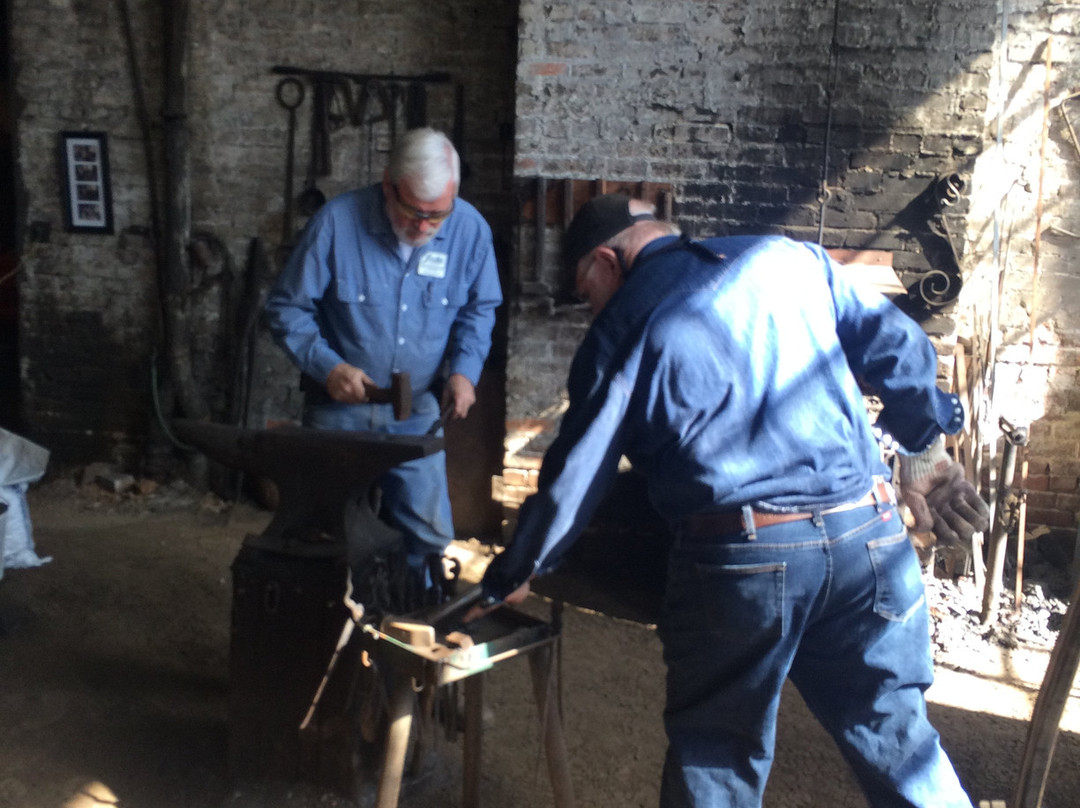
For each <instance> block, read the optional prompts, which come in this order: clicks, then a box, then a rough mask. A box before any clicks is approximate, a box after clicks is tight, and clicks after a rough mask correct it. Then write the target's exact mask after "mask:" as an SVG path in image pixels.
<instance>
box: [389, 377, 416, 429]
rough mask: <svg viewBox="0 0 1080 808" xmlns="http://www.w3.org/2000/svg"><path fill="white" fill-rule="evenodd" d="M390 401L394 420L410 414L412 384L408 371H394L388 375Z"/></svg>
mask: <svg viewBox="0 0 1080 808" xmlns="http://www.w3.org/2000/svg"><path fill="white" fill-rule="evenodd" d="M390 403H391V404H392V405H393V408H394V418H395V420H398V421H404V420H405V419H406V418H408V417H409V416H410V415H412V384H411V383H410V381H409V374H408V373H405V372H401V373H395V374H393V375H392V376H391V377H390Z"/></svg>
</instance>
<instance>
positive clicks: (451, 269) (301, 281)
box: [266, 127, 502, 569]
mask: <svg viewBox="0 0 1080 808" xmlns="http://www.w3.org/2000/svg"><path fill="white" fill-rule="evenodd" d="M460 174H461V170H460V160H459V157H458V154H457V151H456V150H455V149H454V146H453V145H452V144H451V142H450V140H449V139H448V138H447V137H446V135H445V134H443V133H442V132H439V131H436V130H435V129H431V128H426V127H425V128H420V129H414V130H411V131H409V132H407V133H406V134H405V135H404V136H402V137H401V138H399V140H398V141H397V143H396V144H395V147H394V150H393V152H392V154H391V157H390V162H389V165H388V166H387V169H386V171H385V173H384V175H383V179H382V182H381V183H377V184H375V185H371V186H369V187H366V188H361V189H357V190H354V191H350V192H348V193H345V194H342V195H341V196H338V197H336V198H334V199H331V200H330V201H329V202H327V203H326V204H325V205H324V206H323V207H322V208H321V209H320V210H319V211H318V212H317V213H316V214H315V215H314V216H313V217H312V218H311V219H310V220H309V221H308V223H307V226H306V227H305V229H304V231H303V234H302V235H301V237H300V241H299V243H298V244H297V245H296V247H295V249H294V250H293V253H292V255H291V256H290V258H289V260H288V262H287V264H286V266H285V268H284V270H283V271H282V273H281V276H280V278H279V279H278V281H277V283H276V285H275V286H274V288H273V290H272V291H271V293H270V295H269V298H268V300H267V305H266V315H267V323H268V325H269V328H270V330H271V332H272V333H273V335H274V337H275V339H276V341H277V342H278V344H279V345H280V346H281V347H282V348H283V349H284V350H285V352H286V353H287V354H288V355H289V357H290V358H291V359H292V360H293V362H294V363H295V364H296V365H297V366H298V367H299V368H300V371H301V373H302V379H303V383H302V387H303V389H304V390H305V404H304V416H303V420H304V424H305V425H307V426H312V427H317V428H323V429H347V430H363V431H375V432H386V433H395V434H408V435H423V434H425V433H427V432H428V431H429V430H431V429H433V428H436V426H437V424H438V423H439V420H440V418H443V419H446V420H454V419H459V418H464V417H465V416H466V415H467V414H468V412H469V409H470V408H471V407H472V405H473V403H474V402H475V401H476V384H477V382H478V380H479V378H480V372H481V370H482V369H483V366H484V362H485V360H486V359H487V355H488V351H489V350H490V348H491V332H492V328H493V326H494V323H495V309H496V308H497V307H498V305H499V304H500V303H501V302H502V293H501V289H500V285H499V276H498V271H497V268H496V264H495V255H494V247H493V244H492V237H491V228H490V227H489V226H488V224H487V222H485V221H484V219H483V217H482V216H481V215H480V213H479V212H478V211H477V210H476V208H474V207H473V206H472V205H470V204H469V203H468V202H465V201H463V200H461V199H459V198H458V188H459V185H460ZM396 373H408V374H409V379H410V381H411V387H412V390H411V393H412V414H411V415H410V416H409V417H408V418H405V419H403V420H400V421H398V420H395V418H394V413H393V410H392V405H391V404H389V403H375V402H373V401H372V397H373V396H372V393H373V391H374V390H375V389H376V388H382V389H385V388H388V387H390V384H391V378H392V376H393V375H394V374H396ZM380 487H381V492H382V505H383V511H384V514H385V515H386V518H387V519H388V521H390V522H391V523H392V524H393V525H394V526H395V527H397V528H399V529H400V530H402V531H403V533H404V534H405V542H406V550H407V553H408V559H409V564H410V566H412V567H413V568H414V569H422V568H423V567H424V564H425V559H427V560H430V559H431V558H432V556H433V555H441V553H442V552H443V550H444V549H445V548H446V546H447V545H448V544H449V543H450V541H451V539H452V538H453V535H454V528H453V522H452V515H451V510H450V497H449V493H448V490H447V480H446V458H445V454H444V453H443V452H439V453H437V454H435V455H432V456H429V457H425V458H422V459H420V460H415V461H410V462H407V463H403V464H401V465H399V466H397V467H395V468H394V469H392V470H391V471H390V472H388V473H387V474H386V475H385V476H384V477H383V478H382V479H381V480H380Z"/></svg>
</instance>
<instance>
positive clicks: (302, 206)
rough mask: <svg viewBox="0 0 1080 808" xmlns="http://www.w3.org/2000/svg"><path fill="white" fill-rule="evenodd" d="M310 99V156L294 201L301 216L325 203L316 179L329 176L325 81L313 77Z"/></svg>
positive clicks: (328, 138) (324, 197)
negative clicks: (312, 90) (299, 190)
mask: <svg viewBox="0 0 1080 808" xmlns="http://www.w3.org/2000/svg"><path fill="white" fill-rule="evenodd" d="M312 82H313V83H314V93H313V95H312V99H311V154H310V155H309V157H310V159H309V162H308V173H307V180H306V181H305V183H304V190H303V191H301V192H300V196H299V198H298V199H297V200H296V202H297V207H298V208H299V210H300V214H301V215H302V216H311V215H312V214H314V213H315V211H317V210H318V209H319V208H321V207H322V206H323V205H324V204H325V203H326V194H324V193H323V192H322V191H320V190H319V188H318V187H317V186H316V185H315V178H316V177H326V176H328V175H329V174H330V131H329V126H328V124H327V120H326V116H327V110H328V99H327V83H326V80H324V79H322V78H319V77H315V78H312Z"/></svg>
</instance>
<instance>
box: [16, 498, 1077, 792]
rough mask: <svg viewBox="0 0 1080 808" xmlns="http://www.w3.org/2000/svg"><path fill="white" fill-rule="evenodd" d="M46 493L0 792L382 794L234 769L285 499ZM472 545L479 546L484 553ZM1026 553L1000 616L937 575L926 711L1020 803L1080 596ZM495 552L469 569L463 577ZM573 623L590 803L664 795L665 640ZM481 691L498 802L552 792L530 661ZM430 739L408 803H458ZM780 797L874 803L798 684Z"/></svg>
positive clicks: (566, 705)
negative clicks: (258, 536) (240, 631)
mask: <svg viewBox="0 0 1080 808" xmlns="http://www.w3.org/2000/svg"><path fill="white" fill-rule="evenodd" d="M29 506H30V513H31V517H32V522H33V528H34V533H33V536H34V541H35V543H36V548H37V551H38V553H39V554H40V555H41V556H48V557H51V558H52V561H51V562H49V563H47V564H45V565H44V566H41V567H37V568H32V569H14V570H12V569H9V570H6V571H5V575H4V578H3V580H0V619H2V621H3V624H2V629H0V631H2V633H0V806H3V807H4V808H59V806H72V808H75V807H76V806H77V808H91V807H94V808H97V806H100V805H110V804H119V805H120V806H123V808H286V806H288V808H327V807H329V808H362V806H365V805H367V804H370V798H371V796H372V795H371V792H370V790H367V791H365V790H364V789H357V790H356V791H355V792H354V793H351V794H343V793H340V792H336V791H329V790H325V789H322V788H319V787H316V786H313V785H311V784H304V783H297V782H287V781H284V780H278V781H272V780H266V781H263V782H259V783H240V782H234V781H231V780H230V778H229V776H228V770H227V765H226V764H227V754H226V750H227V745H228V732H229V726H228V720H227V718H228V715H227V696H228V684H229V682H228V654H229V637H230V602H231V595H232V583H231V574H230V564H231V563H232V561H233V559H234V558H235V556H236V553H237V551H238V549H239V546H240V543H241V541H242V540H243V538H244V536H245V535H247V534H249V533H258V532H260V531H261V530H262V529H263V527H264V526H265V525H266V523H267V522H268V520H269V518H270V514H269V513H268V512H266V511H264V510H260V509H258V508H256V507H254V506H252V505H249V504H245V503H239V504H229V503H223V502H222V501H220V500H218V499H216V498H214V497H212V496H210V497H204V496H202V495H199V494H196V493H195V492H193V491H191V490H189V489H187V488H185V487H183V486H180V485H174V486H164V487H161V488H158V489H157V490H156V491H153V492H152V493H144V494H140V495H127V496H116V495H106V494H104V493H102V492H100V491H88V490H86V489H82V488H80V487H78V486H76V485H75V484H74V483H73V482H70V481H66V480H55V481H52V482H49V483H47V484H42V485H40V486H37V487H34V488H32V489H31V491H30V494H29ZM457 549H458V550H459V551H460V553H461V557H462V558H469V557H471V556H470V554H472V553H477V554H479V555H480V556H482V555H483V553H484V551H485V549H486V548H483V547H481V546H480V545H479V544H478V543H476V542H461V543H460V545H459V546H458V548H457ZM1030 556H1031V554H1029V563H1031V564H1032V565H1033V566H1032V569H1033V570H1034V571H1035V572H1033V577H1031V579H1030V580H1029V584H1028V586H1029V587H1030V592H1031V596H1030V597H1029V598H1026V599H1025V607H1024V609H1023V610H1022V611H1021V612H1020V613H1019V614H1018V615H1017V616H1015V617H1011V618H1010V619H1009V621H1008V622H1003V623H1002V624H1001V625H999V626H996V627H993V629H992V630H988V629H984V628H981V627H980V626H979V625H978V621H977V619H975V616H974V613H975V612H976V611H977V606H978V599H977V596H976V595H977V593H975V592H974V591H973V590H972V588H971V587H970V586H968V585H965V584H963V582H961V584H960V585H954V584H952V583H951V582H943V581H939V580H936V579H935V580H932V581H930V584H931V585H930V587H929V590H928V591H929V597H930V599H931V605H932V610H933V612H934V615H935V620H934V631H935V647H936V653H937V656H938V679H937V682H936V683H935V685H934V687H933V688H932V689H931V691H930V694H929V696H930V707H929V708H930V712H931V715H932V718H933V720H934V722H935V724H936V726H937V727H938V729H939V731H940V732H941V734H942V737H943V740H944V745H945V748H946V750H947V751H948V752H949V754H950V755H951V757H952V758H953V761H954V763H955V765H956V768H957V770H958V772H959V774H960V778H961V780H962V781H963V783H964V784H965V786H966V787H967V789H968V791H969V793H970V794H971V796H972V799H973V800H974V801H975V803H976V805H977V804H978V802H979V801H980V800H990V799H999V800H1008V799H1011V796H1012V790H1013V787H1014V783H1015V778H1016V772H1017V769H1018V765H1019V761H1020V757H1021V754H1022V750H1023V746H1024V741H1025V737H1026V732H1027V729H1028V720H1029V717H1030V713H1031V708H1032V705H1033V704H1034V700H1035V697H1036V693H1037V689H1038V686H1039V684H1040V682H1041V679H1042V675H1043V672H1044V671H1045V667H1046V664H1047V661H1048V657H1049V651H1050V647H1051V646H1052V643H1053V641H1054V638H1055V636H1056V635H1055V629H1056V626H1057V625H1059V624H1060V618H1061V615H1062V614H1063V612H1064V608H1065V602H1064V600H1063V599H1062V598H1064V597H1067V593H1063V592H1062V589H1063V588H1067V582H1063V581H1062V580H1061V579H1060V578H1055V577H1054V576H1053V575H1051V574H1050V573H1048V572H1047V571H1046V570H1045V569H1043V570H1042V572H1043V573H1044V575H1043V577H1042V578H1041V579H1040V578H1038V577H1034V576H1035V573H1038V572H1039V570H1040V568H1039V567H1037V566H1035V565H1036V561H1037V560H1036V559H1032V558H1030ZM479 566H480V565H477V567H475V568H474V567H472V566H471V565H469V564H466V565H465V571H464V573H463V575H464V576H465V577H466V578H468V577H470V576H475V575H476V574H477V572H478V570H479ZM526 609H527V610H528V611H530V612H531V613H534V614H535V615H537V616H544V615H547V614H548V610H549V604H548V603H546V602H544V601H543V600H542V599H540V598H539V597H533V598H531V599H530V601H529V602H528V603H527V605H526ZM563 618H564V629H563V641H562V647H563V654H562V660H561V673H562V691H561V700H562V705H563V711H564V727H565V736H566V743H567V746H568V750H569V757H570V766H571V776H572V780H573V786H574V792H575V796H576V800H577V805H578V806H582V807H583V808H615V807H618V808H628V807H632V806H643V807H644V806H654V805H656V803H657V795H658V785H659V777H660V768H661V764H662V760H663V754H664V748H665V741H664V735H663V728H662V724H661V708H662V703H663V679H664V669H663V663H662V660H661V654H660V644H659V641H658V640H657V638H656V635H655V633H654V632H653V631H652V630H651V629H650V628H649V627H648V626H645V625H642V624H640V623H636V622H632V621H627V620H620V619H614V618H611V617H607V616H604V615H602V614H598V613H595V612H590V611H585V610H582V609H577V608H574V607H570V606H568V607H567V608H566V609H565V611H564V614H563ZM289 652H290V651H289V649H288V648H282V649H281V653H282V654H288V653H289ZM485 687H486V690H485V693H486V704H487V707H488V709H487V714H486V716H485V730H484V735H483V753H482V778H481V791H480V797H481V802H482V804H483V805H487V806H511V805H512V806H515V807H516V808H539V806H550V805H552V804H553V800H552V792H551V787H550V785H549V783H548V780H547V775H546V769H545V766H544V759H543V753H542V748H541V745H540V742H539V735H540V733H539V730H540V728H539V726H538V719H537V717H536V716H537V714H536V711H535V709H534V706H533V701H532V691H531V686H530V683H529V676H528V669H527V666H526V664H525V663H524V661H522V660H510V661H508V662H507V663H504V664H502V665H501V666H499V667H497V668H496V669H495V670H493V671H492V672H490V673H489V674H488V676H487V681H486V685H485ZM1078 704H1080V702H1078V700H1077V697H1076V695H1074V696H1073V697H1072V698H1071V699H1070V701H1069V704H1068V707H1067V709H1066V713H1065V717H1064V720H1063V722H1062V728H1061V732H1060V735H1059V738H1058V742H1057V747H1056V752H1055V756H1054V762H1053V767H1052V770H1051V776H1050V778H1049V782H1048V785H1047V789H1046V795H1045V800H1044V805H1045V806H1047V808H1072V807H1073V806H1075V805H1076V795H1077V794H1080V710H1078ZM433 738H434V745H435V748H436V754H435V755H434V759H433V762H432V763H430V764H429V765H428V766H427V768H426V769H425V770H424V771H423V772H422V773H421V774H420V775H418V776H417V777H415V778H413V779H410V780H408V781H407V782H406V785H405V788H404V792H403V795H402V798H401V802H400V804H401V805H402V806H417V807H420V806H434V805H445V806H453V805H459V804H461V779H460V768H461V767H460V762H461V741H460V736H459V738H458V739H457V740H456V741H450V740H448V739H447V737H446V735H445V733H434V732H433ZM93 784H97V785H93ZM86 792H89V793H86ZM91 794H94V795H96V796H91ZM110 795H111V796H110ZM766 805H767V806H770V808H798V807H801V806H802V807H805V808H809V807H810V806H823V805H828V806H833V807H834V808H844V807H845V806H852V807H853V808H859V807H860V806H864V805H865V802H864V801H863V799H862V797H861V796H860V794H859V792H858V790H857V788H856V786H855V784H854V782H853V780H852V777H851V775H850V774H849V772H848V770H847V768H846V766H845V764H844V762H843V761H842V759H841V758H840V756H839V754H838V753H837V751H836V749H835V747H834V746H833V744H832V741H831V740H830V739H829V738H828V736H827V735H826V734H825V733H824V731H823V730H821V728H820V727H819V726H818V725H817V724H816V723H815V721H814V719H813V718H812V716H810V715H809V713H808V711H807V709H806V707H805V706H804V705H803V703H802V702H801V700H800V699H799V697H798V694H797V693H796V692H795V691H793V690H792V691H790V692H788V693H787V694H786V696H785V700H784V702H783V705H782V708H781V716H780V730H779V738H778V742H777V759H776V764H775V766H774V769H773V775H772V778H771V781H770V785H769V789H768V792H767V794H766Z"/></svg>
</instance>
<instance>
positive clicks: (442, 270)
mask: <svg viewBox="0 0 1080 808" xmlns="http://www.w3.org/2000/svg"><path fill="white" fill-rule="evenodd" d="M416 274H417V275H423V276H424V277H425V278H445V277H446V253H441V252H429V253H424V254H423V255H422V256H420V264H419V266H417V267H416Z"/></svg>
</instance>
